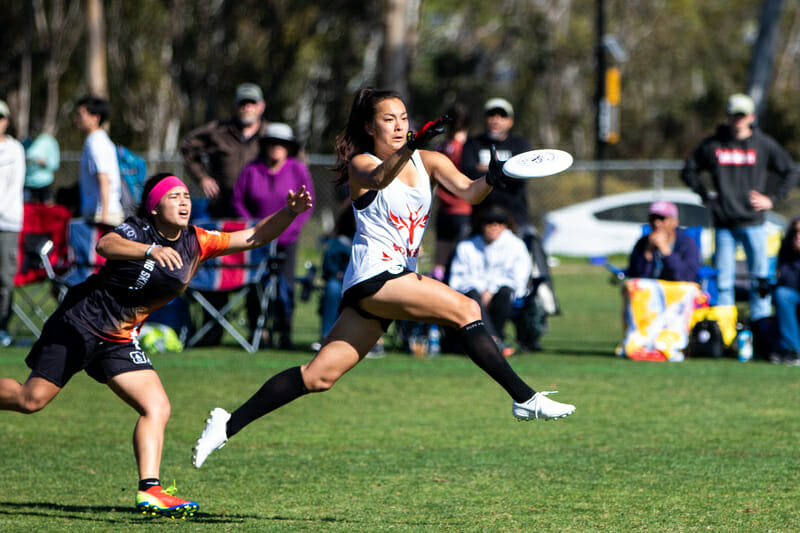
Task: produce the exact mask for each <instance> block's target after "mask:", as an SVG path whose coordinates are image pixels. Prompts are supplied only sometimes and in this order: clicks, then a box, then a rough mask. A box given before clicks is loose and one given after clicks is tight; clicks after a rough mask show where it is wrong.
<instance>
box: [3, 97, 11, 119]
mask: <svg viewBox="0 0 800 533" xmlns="http://www.w3.org/2000/svg"><path fill="white" fill-rule="evenodd" d="M10 116H11V111H9V110H8V104H6V103H5V102H4V101H2V100H0V117H10Z"/></svg>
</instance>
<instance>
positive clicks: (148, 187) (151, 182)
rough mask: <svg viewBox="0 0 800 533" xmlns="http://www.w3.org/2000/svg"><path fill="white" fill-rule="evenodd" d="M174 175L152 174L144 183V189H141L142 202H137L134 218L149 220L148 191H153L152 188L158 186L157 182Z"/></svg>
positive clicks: (164, 173)
mask: <svg viewBox="0 0 800 533" xmlns="http://www.w3.org/2000/svg"><path fill="white" fill-rule="evenodd" d="M174 175H175V174H171V173H169V172H161V173H159V174H153V175H152V176H150V177H149V178H147V181H145V182H144V187H142V201H141V202H139V207H137V208H136V216H137V217H139V218H151V217H152V215H151V214H150V212H149V211H147V197H148V195H149V194H150V191H152V190H153V187H155V186H156V185H158V182H159V181H161V180H163V179H164V178H168V177H170V176H174Z"/></svg>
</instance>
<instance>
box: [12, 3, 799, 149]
mask: <svg viewBox="0 0 800 533" xmlns="http://www.w3.org/2000/svg"><path fill="white" fill-rule="evenodd" d="M596 1H597V0H596ZM596 1H595V2H590V1H586V0H550V1H541V0H495V1H494V2H482V1H475V0H469V1H456V0H425V1H422V0H385V1H384V2H355V1H352V0H328V1H327V2H317V1H309V0H291V1H289V0H268V1H264V0H259V1H256V0H236V1H233V0H206V1H204V2H194V1H191V0H139V1H137V2H126V1H123V0H105V1H104V2H102V5H103V10H104V20H105V38H106V44H107V47H106V50H107V72H108V88H109V99H110V102H111V106H112V116H111V135H112V138H114V139H115V140H117V141H118V142H122V143H124V144H127V145H128V146H131V147H133V148H135V149H137V150H147V151H151V152H160V151H170V150H174V147H175V145H176V142H177V139H178V138H179V137H180V136H181V135H183V134H185V133H186V132H188V131H189V129H191V128H193V127H195V126H198V125H200V124H202V123H203V122H205V121H207V120H209V119H211V118H217V117H225V116H228V115H229V114H230V113H231V103H232V96H233V92H234V90H235V87H236V85H238V84H239V83H241V82H244V81H252V82H255V83H258V84H259V85H261V87H262V88H263V90H264V94H265V97H266V100H267V112H266V115H267V118H268V119H270V120H280V121H284V122H289V123H291V124H292V125H293V126H294V127H295V129H296V131H297V133H298V135H299V137H300V138H301V139H303V140H304V141H305V144H306V148H307V150H309V151H312V152H326V151H330V150H331V148H332V145H333V140H334V137H335V135H336V133H337V132H338V130H339V129H340V128H341V127H342V126H343V124H344V121H345V117H346V115H347V113H348V111H349V106H350V104H351V101H352V95H353V93H354V92H355V90H356V89H357V88H359V87H361V86H363V85H376V86H377V85H379V84H380V83H382V82H383V80H386V79H393V78H387V76H386V75H385V74H386V71H387V69H390V68H392V69H393V72H400V75H401V76H402V75H403V73H405V74H406V76H407V79H406V80H404V85H405V86H406V87H407V91H408V92H407V94H408V100H409V104H410V112H411V116H412V118H413V119H414V120H416V121H417V122H422V121H425V120H428V119H431V118H434V117H435V116H438V115H440V114H441V113H442V112H443V111H444V110H445V109H446V108H447V106H448V105H449V104H450V103H452V102H454V101H462V102H464V103H466V104H468V105H469V106H470V107H471V108H472V109H473V110H474V115H475V117H474V118H475V119H474V120H473V127H474V128H475V129H476V131H477V130H479V129H480V125H481V124H480V123H481V120H480V118H481V115H482V103H483V102H484V101H485V100H486V99H487V98H489V97H492V96H503V97H505V98H507V99H509V100H510V101H511V102H512V103H513V104H514V106H515V111H516V126H515V131H516V132H517V133H518V134H520V135H524V136H526V137H528V138H529V139H530V141H531V142H532V143H533V145H534V146H551V147H559V148H563V149H566V150H569V151H570V152H572V153H573V154H575V155H576V157H578V158H584V159H588V158H591V157H592V155H593V153H594V146H595V126H594V124H595V102H594V98H595V92H596V84H597V72H596V40H597V35H596V28H595V17H596ZM85 4H86V2H81V1H80V0H31V1H30V2H13V1H11V0H2V5H3V8H4V9H3V11H4V16H3V17H2V19H0V45H2V47H3V49H4V50H5V51H6V54H5V58H4V61H3V62H2V63H0V98H1V99H6V100H7V101H8V102H9V105H10V106H11V108H12V110H14V111H15V112H17V113H19V111H20V107H21V106H23V105H24V103H25V98H24V93H25V91H29V94H30V104H29V109H30V112H29V116H30V123H31V124H35V123H37V122H38V121H45V122H46V118H47V116H48V115H49V116H51V117H52V120H51V122H52V124H51V128H52V129H53V130H54V132H55V133H56V134H57V135H58V138H59V140H60V141H61V143H62V146H63V147H64V148H65V149H78V148H79V147H80V143H81V139H80V138H79V135H78V134H77V132H75V131H74V128H72V126H71V116H70V115H71V111H72V106H73V102H74V101H75V100H76V99H77V98H79V97H81V96H83V95H84V94H85V93H86V92H88V87H89V86H90V84H89V83H88V82H87V64H88V61H87V54H88V39H87V35H86V16H87V14H86V12H85V10H86V7H85ZM390 4H392V7H393V8H394V9H393V12H395V15H393V16H392V17H387V16H386V13H387V10H388V8H389V5H390ZM398 6H399V8H400V9H398ZM761 6H762V3H761V2H757V1H752V0H713V1H707V2H692V1H689V0H658V1H653V0H605V19H606V32H607V33H608V34H611V35H613V36H614V37H615V40H616V42H618V43H619V45H620V47H621V49H622V50H624V52H625V58H624V59H625V60H624V61H619V60H618V59H615V58H613V57H609V59H608V61H609V63H610V64H612V65H614V66H616V67H618V68H619V69H620V71H621V74H622V98H621V103H620V106H619V110H620V124H621V125H620V133H621V137H620V141H619V143H617V144H614V145H611V146H609V148H608V151H607V157H612V158H680V157H684V156H685V155H686V154H687V152H688V150H690V149H691V147H692V146H693V145H695V144H696V143H697V142H698V141H699V140H700V138H701V137H703V136H704V135H706V134H707V133H709V132H710V131H711V130H712V129H713V127H714V125H715V123H716V122H717V121H718V120H720V119H721V118H722V113H723V106H724V101H725V98H726V97H727V96H728V95H729V94H730V93H733V92H741V91H743V90H744V89H745V87H746V83H747V79H748V71H749V68H750V66H751V65H750V62H751V57H752V49H753V44H754V42H755V38H756V35H757V33H758V28H759V17H760V14H761ZM398 17H399V18H398ZM397 24H401V25H402V26H401V27H399V28H398V27H395V26H391V27H392V28H394V29H395V30H398V31H396V32H392V34H393V35H397V34H399V35H405V43H404V46H405V47H406V49H405V50H404V52H405V53H404V54H398V55H396V56H392V55H390V54H386V53H385V52H386V50H385V45H386V35H387V25H397ZM392 42H393V44H392V46H397V44H396V43H394V41H392ZM798 54H800V5H798V4H797V3H796V2H788V3H785V5H784V6H783V11H782V17H781V20H780V30H779V34H778V39H777V43H776V48H775V60H774V63H773V71H772V76H771V83H770V87H769V94H768V98H767V105H766V114H765V116H764V120H763V122H764V124H763V125H764V128H765V129H766V130H767V131H768V132H769V133H770V134H771V135H773V136H774V137H776V138H777V139H778V140H779V141H780V142H781V143H783V144H784V145H785V146H786V147H787V148H788V149H789V150H790V152H791V153H792V154H793V155H794V156H795V157H797V156H798V155H800V139H798V138H797V136H796V135H795V132H796V131H798V127H797V126H798V124H800V110H798V109H797V106H795V105H793V104H794V97H795V95H796V94H798V88H800V87H798V85H800V79H799V78H798V77H799V76H800V74H799V73H798V69H797V68H796V64H797V56H798ZM391 57H401V58H405V59H404V61H407V65H405V66H404V68H401V69H399V70H398V69H397V68H396V67H397V65H388V64H387V62H388V61H390V59H387V58H391ZM26 61H27V62H28V65H29V71H30V75H29V79H28V78H26V76H25V75H24V72H25V65H26ZM402 66H403V65H401V67H402ZM394 79H396V78H394ZM26 84H27V85H28V87H25V85H26ZM395 88H397V87H395ZM48 106H50V107H48ZM48 109H49V111H48ZM15 124H16V126H17V127H18V128H20V127H22V128H23V129H27V125H26V124H20V123H19V122H17V123H15ZM18 133H22V132H18Z"/></svg>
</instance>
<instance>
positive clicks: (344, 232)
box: [319, 206, 356, 339]
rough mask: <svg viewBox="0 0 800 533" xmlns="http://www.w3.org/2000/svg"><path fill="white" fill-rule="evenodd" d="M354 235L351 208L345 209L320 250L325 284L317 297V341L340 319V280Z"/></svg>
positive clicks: (354, 226) (353, 218) (354, 224)
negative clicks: (318, 323)
mask: <svg viewBox="0 0 800 533" xmlns="http://www.w3.org/2000/svg"><path fill="white" fill-rule="evenodd" d="M355 232H356V219H355V217H354V216H353V208H352V207H350V206H346V207H345V208H344V209H343V210H342V212H341V213H340V214H339V217H338V218H337V220H336V226H335V227H334V231H333V235H331V236H330V237H329V238H328V239H327V241H326V242H325V245H324V247H323V252H322V280H323V281H324V282H325V285H324V287H323V289H322V296H321V297H320V302H319V310H320V315H321V316H322V329H321V331H320V333H321V335H320V339H325V336H326V335H328V332H329V331H330V330H331V328H332V327H333V324H334V322H336V319H337V318H338V317H339V304H340V303H341V301H342V280H343V279H344V272H345V270H347V264H348V263H349V262H350V253H351V252H352V249H353V235H355Z"/></svg>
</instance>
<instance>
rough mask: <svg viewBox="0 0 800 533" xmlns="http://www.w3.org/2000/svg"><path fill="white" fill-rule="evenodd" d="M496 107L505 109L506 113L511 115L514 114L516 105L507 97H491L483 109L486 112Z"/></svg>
mask: <svg viewBox="0 0 800 533" xmlns="http://www.w3.org/2000/svg"><path fill="white" fill-rule="evenodd" d="M494 109H500V110H502V111H505V113H506V115H508V116H509V117H513V116H514V107H512V105H511V102H509V101H508V100H506V99H505V98H490V99H489V100H487V101H486V103H485V104H484V105H483V110H484V111H485V112H486V113H488V112H489V111H492V110H494Z"/></svg>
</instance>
